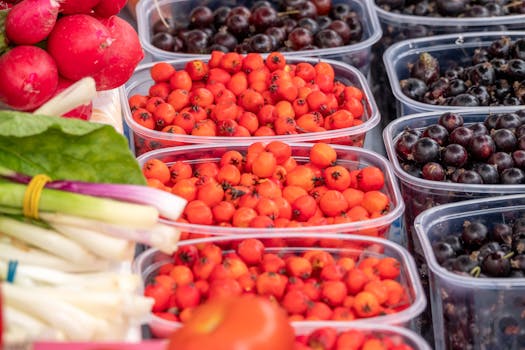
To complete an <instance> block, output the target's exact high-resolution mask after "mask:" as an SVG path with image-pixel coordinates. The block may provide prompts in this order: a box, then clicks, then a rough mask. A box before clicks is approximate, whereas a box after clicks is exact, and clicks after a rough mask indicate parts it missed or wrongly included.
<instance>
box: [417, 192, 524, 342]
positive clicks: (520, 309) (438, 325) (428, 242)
mask: <svg viewBox="0 0 525 350" xmlns="http://www.w3.org/2000/svg"><path fill="white" fill-rule="evenodd" d="M522 193H523V191H522ZM524 215H525V195H512V196H498V197H492V198H484V199H475V200H468V201H463V202H459V203H450V204H446V205H441V206H438V207H435V208H430V209H428V210H425V211H424V212H423V213H421V214H420V215H419V216H418V217H417V218H416V219H415V223H414V226H415V229H416V231H417V235H418V237H419V240H420V241H421V245H422V248H423V251H424V254H425V258H426V262H427V264H428V269H429V271H428V274H429V280H430V290H431V293H430V301H431V307H432V318H433V328H434V334H435V348H436V349H512V350H514V349H516V350H517V349H524V348H525V321H524V318H523V315H524V313H525V278H475V277H471V276H463V275H459V274H456V273H453V272H450V271H448V270H446V269H445V268H444V267H442V266H440V264H439V263H438V262H437V260H436V257H435V255H434V252H433V250H432V244H433V243H434V242H436V241H437V240H439V239H440V238H442V237H444V235H448V234H451V233H456V232H461V229H462V225H463V223H464V222H465V220H469V221H474V220H483V221H484V222H485V223H487V224H490V223H503V222H504V223H509V222H512V220H513V219H515V218H518V217H523V216H524Z"/></svg>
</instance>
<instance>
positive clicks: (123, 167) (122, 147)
mask: <svg viewBox="0 0 525 350" xmlns="http://www.w3.org/2000/svg"><path fill="white" fill-rule="evenodd" d="M0 165H2V166H4V167H6V168H9V169H12V170H15V171H17V172H20V173H23V174H27V175H31V176H34V175H36V174H40V173H44V174H47V175H49V176H50V177H51V178H52V179H53V180H62V179H68V180H78V181H88V182H100V183H103V182H106V183H127V184H145V179H144V176H143V175H142V171H141V169H140V167H139V165H138V163H137V161H136V159H135V157H134V156H133V154H132V153H131V151H130V150H129V148H128V143H127V140H126V138H125V137H124V136H123V135H121V134H119V133H118V132H117V131H116V130H115V129H114V128H113V127H112V126H110V125H105V124H98V123H90V122H85V121H82V120H77V119H67V118H61V117H49V116H41V115H33V114H29V113H24V112H18V111H6V110H0Z"/></svg>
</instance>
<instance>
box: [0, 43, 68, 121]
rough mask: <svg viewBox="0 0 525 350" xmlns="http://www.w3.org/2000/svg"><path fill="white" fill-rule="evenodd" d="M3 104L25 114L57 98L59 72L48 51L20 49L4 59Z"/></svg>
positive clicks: (0, 59)
mask: <svg viewBox="0 0 525 350" xmlns="http://www.w3.org/2000/svg"><path fill="white" fill-rule="evenodd" d="M0 82H2V83H1V84H0V102H2V103H5V104H6V105H8V106H10V107H11V108H14V109H19V110H23V111H29V110H33V109H35V108H37V107H39V106H40V105H41V104H42V103H44V102H46V101H47V100H49V98H51V96H53V94H54V93H55V91H56V88H57V84H58V71H57V66H56V64H55V61H54V60H53V57H51V56H50V55H49V54H48V53H47V52H46V51H45V50H43V49H41V48H39V47H36V46H28V45H20V46H16V47H14V48H13V49H11V50H10V51H8V52H7V53H5V54H3V55H2V56H0Z"/></svg>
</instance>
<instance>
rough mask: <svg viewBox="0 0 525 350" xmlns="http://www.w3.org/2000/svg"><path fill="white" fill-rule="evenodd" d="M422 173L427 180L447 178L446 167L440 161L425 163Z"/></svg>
mask: <svg viewBox="0 0 525 350" xmlns="http://www.w3.org/2000/svg"><path fill="white" fill-rule="evenodd" d="M421 175H422V176H423V178H424V179H425V180H431V181H443V180H444V179H445V169H443V167H442V166H441V164H439V163H436V162H428V163H426V164H425V165H423V168H422V169H421Z"/></svg>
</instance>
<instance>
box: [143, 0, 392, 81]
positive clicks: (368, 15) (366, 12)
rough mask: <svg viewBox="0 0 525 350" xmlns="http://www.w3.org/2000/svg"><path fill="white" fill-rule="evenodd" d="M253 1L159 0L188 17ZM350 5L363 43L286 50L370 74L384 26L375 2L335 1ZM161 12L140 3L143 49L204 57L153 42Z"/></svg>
mask: <svg viewBox="0 0 525 350" xmlns="http://www.w3.org/2000/svg"><path fill="white" fill-rule="evenodd" d="M253 2H254V1H248V0H240V1H233V2H232V1H222V0H221V1H204V0H161V1H158V3H159V8H160V11H161V13H162V14H163V15H164V16H165V17H173V18H177V17H181V16H184V17H185V16H188V14H189V13H190V11H191V9H193V8H194V7H197V6H199V5H203V4H205V5H207V6H209V7H210V8H211V9H216V8H217V7H219V6H222V5H226V6H238V5H245V4H246V5H249V4H251V3H253ZM339 3H345V4H349V5H350V7H351V9H352V10H354V11H355V12H357V14H358V15H359V17H360V18H361V24H362V26H363V35H362V39H361V42H359V43H357V44H352V45H346V46H342V47H335V48H327V49H317V50H302V51H294V52H287V53H286V55H289V56H307V57H316V58H323V59H325V58H328V59H334V60H339V61H343V62H346V63H349V64H351V65H353V66H356V67H358V68H359V69H360V70H361V71H362V72H363V73H364V74H367V73H368V71H369V66H370V58H371V55H370V53H371V50H372V45H373V44H374V43H376V42H377V41H378V40H379V39H380V38H381V34H382V33H381V26H380V25H379V19H378V18H377V15H376V13H375V11H374V10H373V8H372V4H371V3H370V1H369V0H364V1H363V0H334V1H333V4H339ZM159 18H160V17H159V12H158V11H157V8H156V6H155V1H154V0H142V1H140V2H139V4H138V5H137V28H138V34H139V39H140V42H141V43H142V46H143V47H144V49H145V50H146V51H147V52H148V53H150V54H151V55H152V56H153V59H154V60H173V59H187V58H189V57H200V58H205V57H207V56H206V55H195V54H187V53H181V52H169V51H165V50H160V49H158V48H157V47H155V46H153V45H152V44H151V37H152V27H153V23H155V22H156V21H157V20H159Z"/></svg>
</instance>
